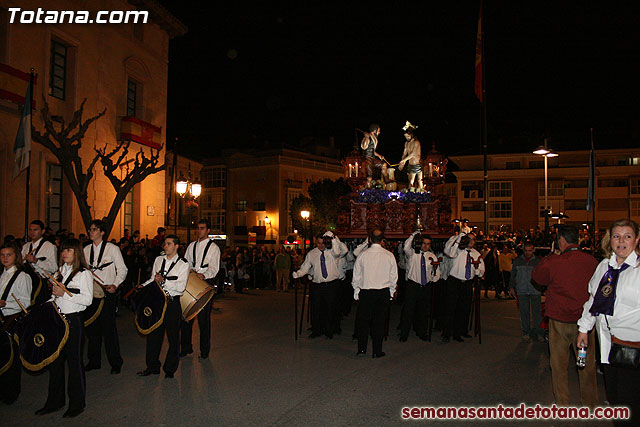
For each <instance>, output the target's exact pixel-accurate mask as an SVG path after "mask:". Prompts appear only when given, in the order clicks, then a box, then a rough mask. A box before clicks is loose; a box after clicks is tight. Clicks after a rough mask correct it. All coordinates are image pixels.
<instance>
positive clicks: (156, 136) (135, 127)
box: [120, 117, 162, 150]
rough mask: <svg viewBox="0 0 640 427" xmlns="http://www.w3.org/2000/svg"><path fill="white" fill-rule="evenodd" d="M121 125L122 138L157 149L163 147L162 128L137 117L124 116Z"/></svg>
mask: <svg viewBox="0 0 640 427" xmlns="http://www.w3.org/2000/svg"><path fill="white" fill-rule="evenodd" d="M120 125H121V126H120V138H121V139H122V140H125V141H135V142H137V143H139V144H142V145H146V146H148V147H151V148H155V149H156V150H160V149H161V148H162V128H160V127H158V126H154V125H152V124H151V123H147V122H145V121H143V120H140V119H138V118H136V117H123V118H122V121H121V123H120Z"/></svg>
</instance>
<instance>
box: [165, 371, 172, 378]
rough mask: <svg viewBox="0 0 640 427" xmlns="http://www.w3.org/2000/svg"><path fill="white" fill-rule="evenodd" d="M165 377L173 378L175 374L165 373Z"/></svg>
mask: <svg viewBox="0 0 640 427" xmlns="http://www.w3.org/2000/svg"><path fill="white" fill-rule="evenodd" d="M164 377H165V378H173V374H171V373H169V372H165V373H164Z"/></svg>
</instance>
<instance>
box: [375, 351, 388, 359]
mask: <svg viewBox="0 0 640 427" xmlns="http://www.w3.org/2000/svg"><path fill="white" fill-rule="evenodd" d="M386 355H387V353H385V352H384V351H383V352H382V353H378V354H376V353H373V354H372V355H371V357H372V358H373V359H378V358H380V357H384V356H386Z"/></svg>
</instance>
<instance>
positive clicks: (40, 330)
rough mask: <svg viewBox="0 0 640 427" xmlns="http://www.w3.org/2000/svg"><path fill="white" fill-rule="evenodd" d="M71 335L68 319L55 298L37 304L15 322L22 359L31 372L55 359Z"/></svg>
mask: <svg viewBox="0 0 640 427" xmlns="http://www.w3.org/2000/svg"><path fill="white" fill-rule="evenodd" d="M68 338H69V322H68V321H67V319H66V318H65V317H64V315H63V314H62V313H61V312H60V310H59V309H58V306H57V305H56V304H55V303H54V302H53V301H48V302H45V303H42V304H40V305H37V306H35V307H34V308H32V309H31V311H29V313H27V314H26V315H25V316H24V317H23V318H21V319H20V320H19V321H18V322H17V323H16V328H15V340H16V342H17V343H18V349H19V351H20V360H21V361H22V364H23V365H24V367H25V368H27V369H29V370H30V371H38V370H40V369H42V368H44V367H45V366H47V365H49V364H51V363H52V362H53V361H55V360H56V359H57V358H58V356H59V355H60V351H61V350H62V348H63V347H64V345H65V344H66V342H67V339H68Z"/></svg>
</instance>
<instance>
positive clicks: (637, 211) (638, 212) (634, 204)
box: [630, 199, 640, 216]
mask: <svg viewBox="0 0 640 427" xmlns="http://www.w3.org/2000/svg"><path fill="white" fill-rule="evenodd" d="M630 208H631V216H640V199H635V200H630Z"/></svg>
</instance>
